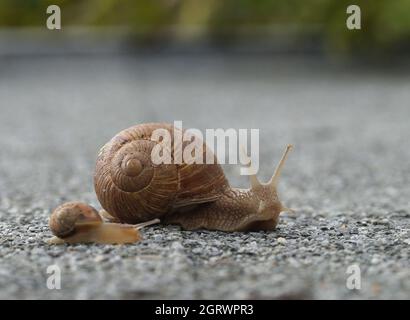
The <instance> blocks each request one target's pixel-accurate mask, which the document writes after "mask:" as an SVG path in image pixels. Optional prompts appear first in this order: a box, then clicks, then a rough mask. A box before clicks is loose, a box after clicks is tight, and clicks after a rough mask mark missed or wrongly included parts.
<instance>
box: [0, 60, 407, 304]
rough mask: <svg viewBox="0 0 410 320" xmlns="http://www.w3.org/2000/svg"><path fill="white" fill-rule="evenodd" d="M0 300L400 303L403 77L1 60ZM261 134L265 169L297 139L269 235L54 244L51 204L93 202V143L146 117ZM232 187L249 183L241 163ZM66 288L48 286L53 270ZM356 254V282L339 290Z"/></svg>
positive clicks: (193, 63)
mask: <svg viewBox="0 0 410 320" xmlns="http://www.w3.org/2000/svg"><path fill="white" fill-rule="evenodd" d="M0 70H1V72H0V97H1V99H0V110H1V117H0V150H1V151H0V298H3V299H4V298H6V299H13V298H23V299H29V298H30V299H60V298H69V299H72V298H73V299H80V298H91V299H95V298H114V299H122V298H123V299H150V298H171V299H196V298H211V299H226V298H233V299H248V298H256V299H259V298H260V299H272V298H314V299H315V298H324V299H332V298H342V299H345V298H346V299H356V298H376V299H381V298H388V299H390V298H398V299H409V298H410V268H409V267H410V259H409V245H410V231H409V225H410V224H409V222H410V145H409V137H410V125H409V123H410V107H409V102H410V74H409V73H408V72H407V71H405V70H406V69H402V70H401V71H400V72H395V71H393V70H384V71H382V70H379V71H371V72H370V71H365V70H357V69H354V68H344V67H343V68H342V67H340V68H339V67H334V66H331V65H326V66H324V65H321V64H318V63H316V62H315V61H309V62H307V61H304V60H281V59H274V58H264V57H258V58H257V59H252V58H251V57H237V58H231V57H228V58H223V57H218V56H214V57H204V56H198V57H183V56H179V57H172V58H163V57H161V56H157V57H151V58H140V59H138V58H132V57H128V56H95V57H75V58H73V57H71V58H70V57H44V58H41V57H38V58H23V57H20V58H10V57H9V58H5V57H3V58H1V59H0ZM173 120H183V121H184V125H185V127H197V128H200V129H204V128H218V127H222V128H229V127H233V128H259V129H261V131H260V149H261V160H260V174H259V176H260V178H261V179H262V180H263V179H268V178H269V176H270V174H271V173H272V171H273V166H274V163H276V162H277V160H278V158H279V156H280V153H281V151H282V150H283V147H284V145H285V144H286V143H293V144H295V150H294V152H292V154H291V156H290V157H289V161H288V163H287V164H286V168H285V170H284V172H283V176H282V180H281V184H280V187H279V193H280V196H281V198H282V200H283V202H284V203H285V204H286V205H287V206H289V207H292V208H294V209H295V210H296V213H295V214H283V215H282V217H281V221H280V224H279V226H278V229H277V230H276V231H274V232H252V233H231V234H227V233H222V232H207V231H200V232H184V231H181V230H180V229H179V228H178V227H176V226H168V227H162V226H155V227H151V228H147V229H145V230H144V237H145V240H144V241H142V242H140V243H137V244H133V245H124V246H114V245H62V246H49V245H47V244H46V243H45V241H46V240H47V239H48V238H49V237H51V233H50V231H49V229H48V226H47V220H48V216H49V214H50V210H51V209H52V208H53V207H55V206H56V205H58V204H60V203H62V202H64V201H68V200H81V201H86V202H89V203H91V204H93V205H95V206H97V207H98V202H97V200H96V197H95V195H94V192H93V185H92V173H93V167H94V160H95V157H96V154H97V152H98V149H99V148H100V147H101V146H102V145H103V143H105V142H106V141H107V140H108V139H109V138H111V136H113V135H114V134H115V133H116V132H117V131H119V130H120V129H123V128H126V127H128V126H130V125H133V124H135V123H140V122H146V121H173ZM225 169H226V173H227V176H228V178H229V179H230V181H231V184H232V185H236V186H240V187H245V186H247V185H248V182H247V179H246V178H245V177H240V176H239V167H238V166H226V167H225ZM53 264H56V265H58V266H59V267H60V269H61V274H62V282H61V285H62V288H61V290H49V289H47V286H46V279H47V276H48V274H47V273H46V270H47V267H48V266H49V265H53ZM351 264H358V265H359V266H360V269H361V277H362V283H361V284H362V287H361V289H360V290H349V289H347V287H346V279H347V276H348V275H347V274H346V269H347V267H348V266H349V265H351Z"/></svg>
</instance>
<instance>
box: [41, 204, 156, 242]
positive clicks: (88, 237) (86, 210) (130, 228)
mask: <svg viewBox="0 0 410 320" xmlns="http://www.w3.org/2000/svg"><path fill="white" fill-rule="evenodd" d="M158 222H159V220H158V219H156V220H153V221H148V222H146V223H143V224H138V225H126V224H118V223H107V222H104V221H103V219H102V217H101V216H100V215H99V213H98V212H97V210H96V209H94V208H93V207H92V206H90V205H88V204H86V203H81V202H67V203H65V204H63V205H61V206H59V207H57V208H56V209H55V210H54V211H53V213H52V214H51V216H50V220H49V226H50V229H51V231H52V232H53V234H54V235H55V237H53V238H51V239H50V240H49V243H50V244H61V243H87V242H94V243H104V244H108V243H118V244H120V243H132V242H136V241H139V240H141V239H142V237H141V235H140V232H139V231H138V229H140V228H142V227H143V226H146V225H149V224H152V223H158Z"/></svg>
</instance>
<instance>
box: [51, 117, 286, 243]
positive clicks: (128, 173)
mask: <svg viewBox="0 0 410 320" xmlns="http://www.w3.org/2000/svg"><path fill="white" fill-rule="evenodd" d="M157 129H161V130H167V131H168V132H169V133H170V136H171V137H174V133H175V132H174V131H175V130H182V129H179V128H176V127H174V126H173V125H171V124H166V123H145V124H139V125H136V126H133V127H130V128H128V129H125V130H123V131H121V132H119V133H118V134H117V135H115V136H114V137H113V138H112V139H111V140H110V141H109V142H108V143H107V144H105V145H104V146H103V147H102V148H101V150H100V152H99V155H98V157H97V163H96V169H95V173H94V188H95V192H96V195H97V198H98V200H99V202H100V204H101V206H102V208H103V209H104V210H102V211H101V212H100V213H101V215H102V216H103V217H104V218H106V219H107V220H109V221H110V222H111V224H112V225H110V224H109V223H108V225H110V227H111V229H109V228H106V229H104V231H103V232H102V233H103V234H104V237H103V238H104V239H103V240H104V241H105V242H110V241H111V242H112V239H111V238H110V235H109V233H110V232H116V231H118V230H117V228H120V226H121V225H122V224H126V226H127V227H124V230H128V229H130V228H131V226H130V225H134V224H138V223H144V222H147V221H152V220H153V219H160V220H161V222H162V223H165V224H177V225H180V226H181V227H182V228H183V229H185V230H196V229H208V230H220V231H226V232H232V231H257V230H273V229H275V227H276V225H277V224H278V220H279V214H280V213H281V212H283V211H292V210H291V209H288V208H286V207H285V206H283V205H282V204H281V202H280V201H279V198H278V195H277V191H276V188H277V184H278V179H279V176H280V174H281V171H282V168H283V165H284V163H285V160H286V158H287V155H288V153H289V151H290V150H291V148H292V146H291V145H288V146H287V147H286V150H285V152H284V153H283V155H282V158H281V160H280V162H279V164H278V166H277V168H276V170H275V172H274V174H273V176H272V178H271V179H270V181H269V182H268V183H261V182H259V180H258V179H257V177H256V175H255V174H253V175H250V182H251V187H250V188H249V189H238V188H232V187H231V186H230V185H229V182H228V180H227V179H226V177H225V175H224V173H223V170H222V168H221V166H220V165H219V164H218V163H217V160H216V157H215V155H214V154H213V153H212V152H211V151H210V149H209V148H208V147H207V146H206V144H205V143H204V142H202V141H201V143H202V144H203V148H202V150H203V157H209V154H211V156H212V157H213V158H214V159H215V161H214V163H213V164H200V163H185V162H182V163H181V164H174V163H172V164H155V163H154V162H153V161H152V157H151V154H152V150H153V148H154V147H155V146H156V145H157V144H158V140H156V139H154V137H153V133H154V131H155V130H157ZM184 131H185V130H182V133H183V132H184ZM172 139H173V141H172V142H173V143H172V144H171V145H172V151H175V149H176V148H181V149H182V151H184V150H185V148H187V142H183V143H182V145H181V146H178V145H177V144H174V142H175V141H174V138H172ZM171 154H172V155H174V154H173V153H172V152H171ZM249 165H251V164H250V162H249ZM71 205H72V204H71ZM63 206H64V205H63ZM83 206H84V204H83ZM89 210H90V211H93V213H94V214H97V215H98V212H96V210H95V209H93V210H91V209H89ZM87 212H88V211H87ZM53 214H54V213H53ZM84 217H87V215H84ZM99 217H100V216H99ZM100 219H101V217H100ZM80 220H81V221H82V220H84V218H81V219H80ZM86 220H87V219H86ZM91 220H92V219H91ZM52 221H58V219H53V218H51V219H50V227H51V225H52V223H51V222H52ZM100 221H102V220H100ZM155 221H156V220H155ZM81 223H83V222H81ZM91 223H94V222H91ZM55 224H56V225H58V224H59V223H55ZM104 224H105V223H100V227H101V225H104ZM81 228H84V227H83V226H78V227H77V230H79V229H81ZM127 228H128V229H127ZM55 229H56V228H55V227H54V228H53V227H52V228H51V230H52V231H53V233H54V234H55V235H56V236H57V237H60V238H61V236H64V234H63V235H61V234H60V236H59V235H58V234H57V233H55V232H54V230H55ZM87 230H88V229H87ZM114 230H115V231H114ZM133 230H135V228H134V229H133ZM81 231H83V229H81ZM84 233H87V231H84ZM125 233H126V232H125ZM120 234H121V233H120V232H118V233H117V234H116V237H117V239H116V241H117V242H121V241H119V239H118V238H121V236H120ZM72 237H74V238H72V239H73V242H74V241H76V240H81V239H77V238H76V237H75V236H72ZM93 237H94V238H92V237H90V238H92V239H91V240H94V241H96V242H101V239H99V238H98V237H97V238H98V239H96V236H95V235H94V236H93ZM80 238H81V237H80ZM114 238H115V237H114ZM124 239H125V240H124V242H132V241H133V239H135V240H134V241H137V237H136V236H135V235H134V237H133V236H129V235H128V234H127V235H124ZM87 240H89V239H87Z"/></svg>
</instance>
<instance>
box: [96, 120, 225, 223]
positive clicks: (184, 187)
mask: <svg viewBox="0 0 410 320" xmlns="http://www.w3.org/2000/svg"><path fill="white" fill-rule="evenodd" d="M156 129H166V130H168V131H169V133H170V136H171V137H172V141H171V143H172V144H171V145H172V146H173V147H174V130H180V129H178V128H175V127H174V126H172V125H171V124H166V123H146V124H141V125H136V126H133V127H131V128H128V129H126V130H123V131H121V132H120V133H118V134H117V135H116V136H115V137H113V138H112V139H111V140H110V141H109V142H108V143H107V144H106V145H105V146H104V147H103V148H102V149H101V151H100V154H99V156H98V158H97V165H96V170H95V174H94V187H95V191H96V194H97V197H98V200H99V201H100V203H101V205H102V207H103V208H104V209H105V210H106V211H107V212H109V214H110V215H111V216H113V217H114V218H115V219H117V220H118V221H120V222H123V223H138V222H142V221H147V220H150V219H153V218H160V219H163V218H164V217H165V216H166V215H169V214H171V213H173V212H175V211H177V210H183V208H190V207H192V206H195V205H198V204H201V203H208V202H212V201H215V200H216V199H218V198H219V197H220V196H221V194H222V193H223V192H224V190H226V189H229V183H228V181H227V179H226V178H225V175H224V173H223V170H222V168H221V166H220V165H219V164H217V161H216V158H215V164H207V165H204V164H196V163H193V164H186V163H183V164H161V165H155V164H154V163H153V162H152V160H151V152H152V149H153V148H154V146H155V145H156V144H157V142H156V141H153V140H152V133H153V131H154V130H156ZM182 134H183V132H182ZM185 146H186V144H184V145H183V146H182V149H183V148H184V147H185ZM178 147H179V146H177V148H178ZM203 152H204V155H203V156H204V157H205V153H206V152H207V153H209V152H211V151H210V150H209V149H208V148H207V146H206V145H205V144H204V147H203ZM173 154H174V152H173V150H172V152H171V155H173ZM204 159H205V158H204Z"/></svg>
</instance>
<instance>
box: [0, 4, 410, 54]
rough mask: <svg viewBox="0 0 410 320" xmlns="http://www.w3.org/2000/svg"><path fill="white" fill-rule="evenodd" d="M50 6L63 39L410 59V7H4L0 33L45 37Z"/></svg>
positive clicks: (136, 5) (329, 5)
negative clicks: (356, 26) (351, 19)
mask: <svg viewBox="0 0 410 320" xmlns="http://www.w3.org/2000/svg"><path fill="white" fill-rule="evenodd" d="M51 4H56V5H59V6H60V8H61V9H62V11H63V17H62V24H63V26H64V27H63V30H64V32H63V33H64V34H66V33H67V32H69V31H70V32H71V35H72V36H73V33H74V34H76V35H77V36H78V33H84V34H88V35H90V33H92V34H93V35H94V36H97V35H98V34H99V35H100V36H103V35H105V36H107V33H108V35H111V36H113V37H118V36H119V35H121V36H122V37H125V38H126V39H127V41H126V45H127V46H130V47H133V46H134V45H137V46H138V47H139V48H153V47H155V48H157V49H158V48H161V49H165V48H166V49H170V48H175V47H177V48H179V49H181V48H184V49H185V50H189V51H192V50H196V51H198V50H199V49H202V50H204V49H210V48H218V49H225V50H232V49H236V50H239V49H242V50H244V51H258V52H267V51H276V52H277V51H280V52H288V51H293V52H295V51H296V52H320V53H326V54H337V55H342V56H350V57H352V56H355V57H358V56H366V58H369V56H372V57H373V56H376V57H378V58H379V59H381V58H382V57H386V56H391V55H395V54H399V55H401V54H405V53H406V52H407V53H408V51H409V37H410V20H409V18H408V17H409V15H410V3H409V2H408V1H407V0H395V1H385V0H382V1H371V0H358V1H354V3H353V2H351V1H347V0H340V1H331V0H309V1H305V2H303V3H301V2H300V1H294V0H292V1H286V0H276V1H273V0H259V1H252V0H223V1H217V0H207V1H198V0H155V1H150V0H137V1H132V0H124V1H120V2H119V1H115V0H55V1H51V0H50V1H48V0H2V1H1V2H0V26H1V27H2V29H3V30H9V31H10V30H20V31H21V32H19V34H20V35H21V34H24V33H27V34H30V32H31V33H33V34H37V36H39V37H40V35H39V34H38V33H42V32H41V31H43V33H44V31H45V30H44V26H45V18H46V12H45V8H46V7H47V6H48V5H51ZM350 4H356V5H359V6H360V8H361V11H362V23H363V26H364V28H363V31H356V32H347V29H346V23H345V22H346V8H347V7H348V6H349V5H350ZM22 30H24V31H22ZM61 33H62V32H60V33H59V34H58V36H57V35H56V34H54V33H53V34H51V33H48V34H47V35H44V34H42V35H41V37H40V39H41V38H43V37H51V35H53V36H54V37H55V38H60V37H61ZM33 40H34V39H33ZM36 40H39V39H36ZM59 40H61V39H59ZM6 44H7V43H5V44H4V45H6ZM65 49H67V48H66V47H65Z"/></svg>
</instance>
